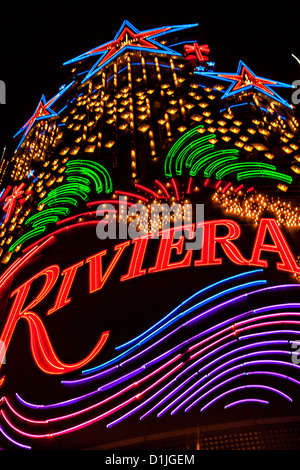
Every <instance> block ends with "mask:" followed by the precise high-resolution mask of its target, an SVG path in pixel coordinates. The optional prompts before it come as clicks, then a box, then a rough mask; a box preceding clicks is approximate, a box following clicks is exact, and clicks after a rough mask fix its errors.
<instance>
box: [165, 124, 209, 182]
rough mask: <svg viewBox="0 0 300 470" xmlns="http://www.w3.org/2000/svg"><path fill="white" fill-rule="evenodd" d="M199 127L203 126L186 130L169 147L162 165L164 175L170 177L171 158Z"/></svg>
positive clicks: (197, 132)
mask: <svg viewBox="0 0 300 470" xmlns="http://www.w3.org/2000/svg"><path fill="white" fill-rule="evenodd" d="M199 129H203V126H197V127H195V128H193V129H191V130H190V131H188V132H186V133H185V134H184V135H183V136H181V137H180V138H179V139H178V140H177V141H176V142H175V144H174V145H173V146H172V147H171V149H170V150H169V152H168V155H167V157H166V159H165V165H164V171H165V175H166V177H167V178H172V176H173V175H172V169H171V164H172V161H173V158H174V157H175V155H176V154H177V152H178V151H179V149H180V148H181V147H182V146H183V145H184V144H185V143H186V142H187V141H188V140H189V139H191V138H192V137H193V136H194V135H196V134H199Z"/></svg>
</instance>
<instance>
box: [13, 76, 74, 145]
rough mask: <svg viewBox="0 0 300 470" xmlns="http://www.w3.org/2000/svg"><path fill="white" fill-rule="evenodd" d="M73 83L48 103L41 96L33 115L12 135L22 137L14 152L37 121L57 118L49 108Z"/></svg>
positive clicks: (62, 89)
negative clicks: (20, 135)
mask: <svg viewBox="0 0 300 470" xmlns="http://www.w3.org/2000/svg"><path fill="white" fill-rule="evenodd" d="M73 83H74V82H71V83H70V84H69V85H67V86H65V87H62V88H61V90H60V91H59V92H58V93H57V94H56V95H55V96H53V98H51V99H50V100H49V101H46V98H45V95H43V96H42V97H41V99H40V101H39V104H38V105H37V107H36V110H35V112H34V113H33V115H32V116H31V117H30V118H29V119H28V121H27V122H26V123H25V124H24V125H23V126H22V127H21V129H20V130H19V131H18V132H17V133H16V134H15V135H14V138H15V137H17V136H18V135H19V134H22V133H23V135H22V137H21V140H20V142H19V145H18V147H17V149H16V151H17V150H18V148H19V147H20V146H21V144H22V142H23V141H24V139H25V137H26V136H27V135H28V134H29V132H30V130H31V129H32V127H33V126H34V124H35V123H36V122H37V121H41V120H43V119H49V118H51V117H57V116H58V113H56V112H55V111H53V109H52V108H51V106H52V105H53V104H54V103H55V101H57V100H58V98H60V96H61V95H62V94H63V93H65V91H66V90H67V89H68V88H70V86H71V85H72V84H73Z"/></svg>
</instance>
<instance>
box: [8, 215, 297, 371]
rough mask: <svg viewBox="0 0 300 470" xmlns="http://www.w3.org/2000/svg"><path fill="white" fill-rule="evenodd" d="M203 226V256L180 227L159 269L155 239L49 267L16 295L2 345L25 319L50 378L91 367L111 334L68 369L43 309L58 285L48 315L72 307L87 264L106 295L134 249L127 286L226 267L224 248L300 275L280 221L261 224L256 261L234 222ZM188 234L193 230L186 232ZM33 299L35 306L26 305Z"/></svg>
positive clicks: (232, 255) (232, 256) (236, 257)
mask: <svg viewBox="0 0 300 470" xmlns="http://www.w3.org/2000/svg"><path fill="white" fill-rule="evenodd" d="M202 225H203V246H202V249H201V250H199V252H198V250H197V251H195V250H193V249H190V250H185V249H184V241H185V235H180V236H179V237H176V231H177V230H178V229H179V228H178V227H175V228H172V229H171V230H170V233H169V236H168V237H161V238H160V240H159V246H158V249H157V253H156V260H155V263H154V265H153V266H149V267H145V266H144V261H145V255H146V251H147V249H149V248H148V247H149V244H150V243H151V238H150V237H149V236H147V237H139V238H136V239H134V240H126V241H124V242H122V243H120V244H117V245H115V246H114V254H113V255H112V257H111V258H109V254H108V250H107V249H105V250H102V251H100V252H97V253H95V254H93V255H91V256H89V257H87V258H86V259H83V260H80V261H78V262H77V263H75V264H73V265H71V266H69V267H67V268H66V269H64V270H62V271H61V269H60V267H59V266H58V265H57V264H53V265H50V266H47V267H46V268H44V269H42V270H41V271H39V272H38V273H36V274H35V275H33V276H32V277H31V278H30V279H28V280H26V281H25V282H24V283H23V284H22V285H20V286H18V287H17V288H16V289H14V291H13V292H12V293H11V296H10V297H11V298H12V299H13V302H12V305H11V306H10V310H9V313H8V316H7V320H6V323H5V326H4V329H3V331H2V334H1V337H0V341H2V342H3V343H4V344H5V345H6V348H8V346H9V343H10V341H11V338H12V335H13V332H14V329H15V326H16V323H17V321H18V320H19V319H20V318H24V319H26V320H27V322H28V325H29V330H30V339H31V351H32V355H33V357H34V360H35V362H36V364H37V365H38V367H39V368H40V369H41V370H43V371H44V372H45V373H47V374H64V373H66V372H70V371H74V370H77V369H78V368H82V367H83V366H84V365H86V364H88V363H89V362H90V361H91V360H92V359H93V358H95V357H96V356H97V355H98V354H99V353H100V351H101V349H102V348H103V346H104V344H105V343H106V341H107V339H108V337H109V331H104V332H102V333H101V335H100V338H99V340H98V342H97V344H96V345H95V347H94V348H93V349H92V351H91V352H90V354H88V355H87V356H86V357H85V358H84V359H82V360H81V361H79V362H76V363H74V364H65V363H63V362H61V361H60V360H59V358H58V357H57V355H56V353H55V351H54V349H53V347H52V345H51V342H50V339H49V337H48V334H47V331H46V328H45V325H44V323H43V321H42V320H41V318H40V317H39V315H38V311H39V308H38V306H39V304H40V303H41V302H42V300H43V299H45V298H46V297H47V295H48V294H49V293H50V292H51V291H52V289H53V288H54V286H55V285H57V283H59V284H60V286H59V290H58V293H57V296H56V300H55V302H54V304H53V306H51V308H49V309H48V311H47V315H51V314H53V313H54V312H57V311H58V310H60V309H61V308H63V307H64V306H65V305H67V304H69V303H70V302H71V301H72V297H71V295H70V290H71V287H72V285H73V283H74V279H75V278H76V275H77V272H78V271H79V270H80V269H81V267H82V266H83V265H84V264H88V266H89V294H93V293H94V292H96V291H99V290H101V289H102V288H103V286H104V284H105V283H106V282H107V281H108V280H109V277H110V276H111V274H112V272H113V271H114V269H115V267H116V266H117V265H118V264H119V263H120V259H121V258H122V255H123V253H124V252H125V251H128V250H129V249H130V246H132V252H131V256H130V261H129V267H128V269H127V272H125V273H123V274H121V276H120V279H119V280H120V281H121V282H124V281H129V280H132V279H134V278H136V277H139V276H144V275H146V274H147V273H148V274H153V273H158V272H162V271H168V270H172V269H180V268H189V267H191V266H194V267H204V266H212V265H221V264H222V263H223V258H221V257H217V246H220V247H221V248H222V251H223V254H224V255H225V256H226V257H227V258H228V260H229V261H231V262H232V263H234V264H236V265H240V266H258V267H263V268H267V267H268V261H267V259H265V258H264V256H263V253H264V252H267V253H276V254H277V255H278V256H279V258H280V261H278V262H277V264H276V267H277V269H278V270H281V271H286V272H289V273H292V274H300V267H299V266H298V265H297V263H296V261H295V258H294V256H293V253H292V251H291V249H290V247H289V245H288V243H287V241H286V240H285V237H284V235H283V233H282V231H281V229H280V228H279V226H278V224H277V223H276V220H275V219H267V218H265V219H261V220H260V223H259V225H258V228H257V232H256V236H255V240H254V244H253V249H252V254H251V258H250V259H246V258H245V256H244V255H243V254H242V253H241V251H240V249H239V248H238V247H237V245H236V241H237V240H238V239H239V238H240V236H241V227H240V225H239V224H238V223H237V222H236V221H234V220H230V219H220V220H211V221H205V222H203V223H202ZM189 228H190V230H191V231H192V229H193V226H192V225H191V226H190V227H189ZM220 228H222V229H224V228H226V230H227V233H226V234H225V235H218V233H217V232H218V229H220ZM180 229H181V227H180ZM186 229H187V227H186V226H185V230H186ZM267 236H270V237H271V239H272V242H273V243H272V244H271V243H266V239H267ZM175 239H176V241H175ZM104 260H105V265H106V268H105V269H104ZM107 260H108V264H107ZM37 279H43V282H44V283H43V286H42V288H41V289H40V291H39V292H36V293H35V297H34V298H33V299H32V293H33V292H32V284H33V283H34V281H35V280H37ZM29 294H30V298H31V299H32V300H31V301H30V303H29V304H28V305H26V301H27V299H28V298H29ZM0 344H1V343H0Z"/></svg>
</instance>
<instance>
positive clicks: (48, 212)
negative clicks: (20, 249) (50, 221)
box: [25, 207, 70, 225]
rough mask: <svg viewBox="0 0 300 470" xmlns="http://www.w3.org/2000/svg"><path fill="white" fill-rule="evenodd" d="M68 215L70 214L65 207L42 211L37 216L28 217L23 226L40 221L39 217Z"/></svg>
mask: <svg viewBox="0 0 300 470" xmlns="http://www.w3.org/2000/svg"><path fill="white" fill-rule="evenodd" d="M69 213H70V210H69V209H67V208H66V207H57V208H53V209H45V210H42V211H40V212H38V213H37V214H34V215H32V216H31V217H29V218H28V219H27V220H26V222H25V225H29V224H32V222H34V221H35V220H37V219H40V218H41V217H45V216H48V215H49V216H52V215H62V216H66V215H68V214H69Z"/></svg>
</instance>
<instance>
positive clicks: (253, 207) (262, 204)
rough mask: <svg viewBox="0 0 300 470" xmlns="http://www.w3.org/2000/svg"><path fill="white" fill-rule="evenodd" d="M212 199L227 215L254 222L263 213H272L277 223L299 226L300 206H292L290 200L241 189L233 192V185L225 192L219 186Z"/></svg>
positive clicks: (256, 221) (290, 226) (289, 226)
mask: <svg viewBox="0 0 300 470" xmlns="http://www.w3.org/2000/svg"><path fill="white" fill-rule="evenodd" d="M212 198H213V201H214V202H216V203H218V204H219V205H220V206H221V207H222V208H223V209H224V210H225V212H226V213H227V214H228V215H234V216H238V217H242V218H244V219H248V220H252V221H253V222H254V223H255V224H257V223H258V221H259V219H260V218H261V217H262V216H263V215H264V213H266V212H267V213H269V214H273V215H274V216H275V217H276V220H277V222H278V224H280V225H283V226H285V227H288V228H292V227H299V226H300V208H299V207H292V203H291V202H286V201H282V200H280V198H278V199H277V200H275V199H274V198H273V197H269V196H267V195H263V194H260V193H257V192H255V193H251V194H247V193H244V192H243V191H242V190H239V191H237V192H235V190H234V188H233V186H231V187H230V188H228V189H227V191H226V192H225V193H223V192H222V188H221V187H219V188H218V189H217V190H216V191H215V193H214V195H213V197H212Z"/></svg>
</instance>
